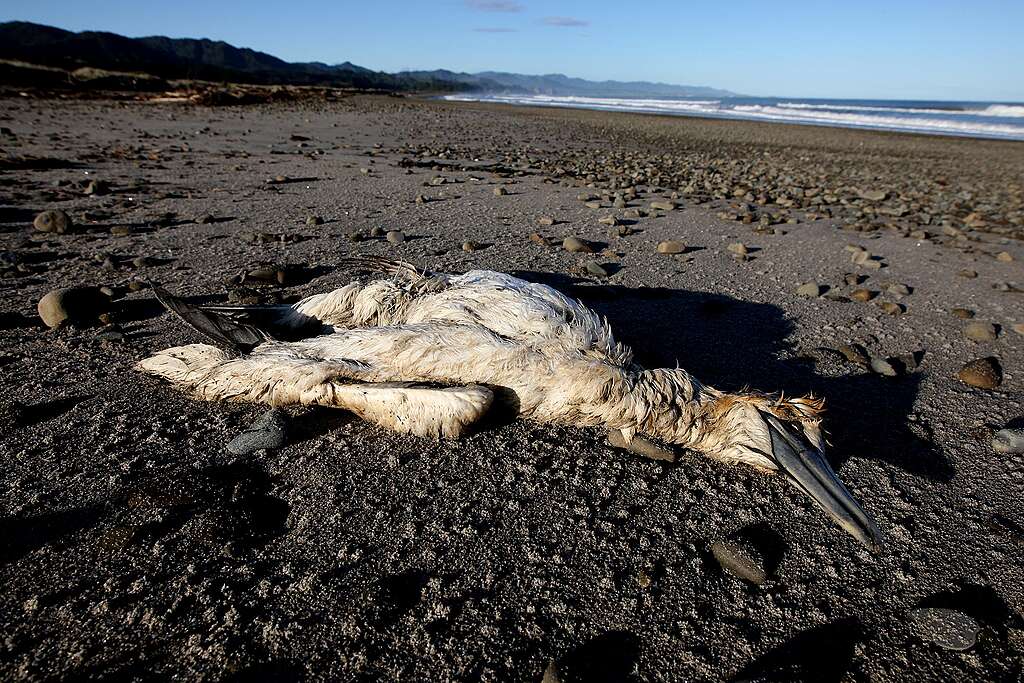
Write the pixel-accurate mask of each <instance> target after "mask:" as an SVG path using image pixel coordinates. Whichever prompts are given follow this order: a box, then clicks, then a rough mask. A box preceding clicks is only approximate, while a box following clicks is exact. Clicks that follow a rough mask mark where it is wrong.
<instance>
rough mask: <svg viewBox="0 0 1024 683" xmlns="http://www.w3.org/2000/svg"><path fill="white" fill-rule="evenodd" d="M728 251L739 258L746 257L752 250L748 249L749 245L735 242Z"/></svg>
mask: <svg viewBox="0 0 1024 683" xmlns="http://www.w3.org/2000/svg"><path fill="white" fill-rule="evenodd" d="M726 249H727V250H728V251H729V252H730V253H732V254H736V255H737V256H746V255H747V254H748V253H749V252H750V250H749V249H747V245H745V244H743V242H733V243H732V244H730V245H729V246H727V247H726Z"/></svg>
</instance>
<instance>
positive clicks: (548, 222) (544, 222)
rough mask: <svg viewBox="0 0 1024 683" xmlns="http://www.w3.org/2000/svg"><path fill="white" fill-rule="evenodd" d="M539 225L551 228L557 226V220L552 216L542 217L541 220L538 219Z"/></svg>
mask: <svg viewBox="0 0 1024 683" xmlns="http://www.w3.org/2000/svg"><path fill="white" fill-rule="evenodd" d="M537 224H538V225H548V226H551V225H554V224H555V219H554V218H552V217H551V216H541V217H540V218H538V219H537Z"/></svg>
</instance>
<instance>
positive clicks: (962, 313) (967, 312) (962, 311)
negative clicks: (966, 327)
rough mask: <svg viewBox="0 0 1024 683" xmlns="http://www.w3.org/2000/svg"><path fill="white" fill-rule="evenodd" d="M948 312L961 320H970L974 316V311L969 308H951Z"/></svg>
mask: <svg viewBox="0 0 1024 683" xmlns="http://www.w3.org/2000/svg"><path fill="white" fill-rule="evenodd" d="M949 312H950V313H952V314H953V315H954V316H955V317H957V318H960V319H961V320H970V319H971V318H973V317H974V311H972V310H971V309H969V308H952V309H950V311H949Z"/></svg>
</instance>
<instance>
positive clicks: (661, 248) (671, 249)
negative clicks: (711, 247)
mask: <svg viewBox="0 0 1024 683" xmlns="http://www.w3.org/2000/svg"><path fill="white" fill-rule="evenodd" d="M685 251H686V245H685V244H683V243H682V242H678V241H676V240H665V241H664V242H659V243H658V253H659V254H682V253H684V252H685Z"/></svg>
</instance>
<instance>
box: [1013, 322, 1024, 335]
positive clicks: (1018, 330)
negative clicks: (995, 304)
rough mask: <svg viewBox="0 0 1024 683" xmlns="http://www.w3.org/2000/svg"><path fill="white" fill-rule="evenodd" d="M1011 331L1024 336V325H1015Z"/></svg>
mask: <svg viewBox="0 0 1024 683" xmlns="http://www.w3.org/2000/svg"><path fill="white" fill-rule="evenodd" d="M1010 329H1012V330H1013V331H1014V332H1016V333H1017V334H1024V323H1015V324H1014V325H1013V327H1011V328H1010Z"/></svg>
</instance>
